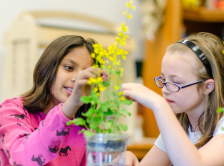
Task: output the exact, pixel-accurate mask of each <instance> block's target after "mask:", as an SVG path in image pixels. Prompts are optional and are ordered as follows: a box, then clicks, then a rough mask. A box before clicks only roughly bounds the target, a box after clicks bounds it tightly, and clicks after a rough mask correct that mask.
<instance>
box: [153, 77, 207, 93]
mask: <svg viewBox="0 0 224 166" xmlns="http://www.w3.org/2000/svg"><path fill="white" fill-rule="evenodd" d="M161 78H162V77H161V76H159V77H154V81H155V83H156V82H157V81H156V79H157V80H160V81H161V82H162V84H163V86H162V87H160V86H159V85H158V84H157V83H156V85H157V86H158V87H159V88H163V87H164V85H165V86H166V84H167V83H170V84H173V85H176V86H177V87H178V90H177V91H171V90H170V89H169V88H168V87H167V86H166V89H167V90H168V91H170V92H179V91H180V90H181V89H183V88H186V87H189V86H191V85H195V84H198V83H200V82H203V81H204V80H199V81H196V82H193V83H191V84H187V85H184V86H180V85H178V84H176V83H172V82H163V81H162V80H161Z"/></svg>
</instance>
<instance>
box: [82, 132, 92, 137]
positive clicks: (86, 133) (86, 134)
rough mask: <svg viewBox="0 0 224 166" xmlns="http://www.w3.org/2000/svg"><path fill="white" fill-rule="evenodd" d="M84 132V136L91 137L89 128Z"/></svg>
mask: <svg viewBox="0 0 224 166" xmlns="http://www.w3.org/2000/svg"><path fill="white" fill-rule="evenodd" d="M84 134H85V136H86V137H91V136H92V135H93V132H92V131H90V130H85V131H84Z"/></svg>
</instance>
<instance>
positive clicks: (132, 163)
mask: <svg viewBox="0 0 224 166" xmlns="http://www.w3.org/2000/svg"><path fill="white" fill-rule="evenodd" d="M125 166H140V163H139V161H138V159H137V157H136V156H135V155H134V154H133V153H132V152H129V151H126V152H125Z"/></svg>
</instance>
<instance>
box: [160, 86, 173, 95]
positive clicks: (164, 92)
mask: <svg viewBox="0 0 224 166" xmlns="http://www.w3.org/2000/svg"><path fill="white" fill-rule="evenodd" d="M162 93H163V94H168V93H171V92H170V91H169V90H168V89H167V88H166V86H165V85H164V86H163V87H162Z"/></svg>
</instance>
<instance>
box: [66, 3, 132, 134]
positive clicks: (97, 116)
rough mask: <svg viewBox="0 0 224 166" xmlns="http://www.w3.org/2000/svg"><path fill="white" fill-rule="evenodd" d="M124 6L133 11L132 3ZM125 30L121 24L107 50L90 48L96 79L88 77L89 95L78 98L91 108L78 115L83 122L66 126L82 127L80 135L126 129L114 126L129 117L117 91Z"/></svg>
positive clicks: (78, 119) (76, 121)
mask: <svg viewBox="0 0 224 166" xmlns="http://www.w3.org/2000/svg"><path fill="white" fill-rule="evenodd" d="M126 5H127V7H128V9H129V10H130V9H133V10H135V6H134V5H133V1H130V2H129V3H126ZM123 15H125V16H126V21H127V19H130V18H131V17H132V16H131V15H130V14H129V11H127V12H123ZM127 30H128V27H127V26H126V23H122V25H121V27H120V28H119V29H118V34H117V37H116V42H115V43H114V44H113V45H112V46H108V49H107V50H106V49H103V48H102V46H101V44H94V45H93V47H94V52H93V53H91V57H92V58H94V65H93V67H94V68H95V69H96V72H95V73H96V76H95V77H91V78H90V79H89V81H88V84H89V85H91V94H90V95H89V96H82V97H81V98H80V100H81V101H82V102H83V103H85V104H88V103H91V108H90V109H89V110H88V111H87V112H86V113H82V115H83V116H86V117H87V119H86V121H85V120H84V119H82V118H75V119H74V120H72V121H69V122H68V123H67V125H70V124H72V123H74V124H75V125H82V126H85V127H86V129H82V130H81V132H84V134H85V135H86V136H91V135H92V134H93V133H121V130H123V131H126V130H127V125H125V124H118V119H119V117H120V116H126V115H129V116H130V115H131V114H130V113H129V112H128V111H127V110H125V109H124V108H121V104H126V105H130V104H131V103H132V100H128V99H126V98H125V97H124V94H123V92H121V91H119V89H120V88H121V83H122V82H121V80H122V72H123V68H122V67H121V61H122V60H125V59H126V55H127V54H128V52H127V51H125V50H124V49H123V46H124V45H125V44H126V39H127V38H129V36H128V35H127V34H126V33H127ZM99 68H100V69H101V70H105V71H107V72H108V73H109V76H110V77H109V78H108V80H107V81H104V80H103V78H102V77H101V73H100V71H101V70H99ZM102 92H104V97H103V101H100V98H99V96H100V94H102ZM111 116H114V120H112V119H108V117H111ZM87 123H88V125H87ZM81 132H80V133H81Z"/></svg>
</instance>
